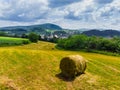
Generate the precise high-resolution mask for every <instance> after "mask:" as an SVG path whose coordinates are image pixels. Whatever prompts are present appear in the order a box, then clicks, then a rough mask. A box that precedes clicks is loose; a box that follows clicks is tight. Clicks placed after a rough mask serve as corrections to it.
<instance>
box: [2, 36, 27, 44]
mask: <svg viewBox="0 0 120 90" xmlns="http://www.w3.org/2000/svg"><path fill="white" fill-rule="evenodd" d="M28 43H29V40H28V39H22V38H12V37H0V46H14V45H22V44H28Z"/></svg>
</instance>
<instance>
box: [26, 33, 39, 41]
mask: <svg viewBox="0 0 120 90" xmlns="http://www.w3.org/2000/svg"><path fill="white" fill-rule="evenodd" d="M28 38H29V40H30V41H31V42H35V43H37V42H38V39H39V36H38V35H37V34H35V33H33V32H31V33H30V34H29V35H28Z"/></svg>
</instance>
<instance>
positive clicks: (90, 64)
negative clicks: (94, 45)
mask: <svg viewBox="0 0 120 90" xmlns="http://www.w3.org/2000/svg"><path fill="white" fill-rule="evenodd" d="M76 54H78V55H82V56H83V57H84V58H86V59H87V69H86V72H85V74H83V75H81V76H79V77H77V78H76V79H75V80H73V81H64V80H62V79H60V78H58V77H57V74H59V73H60V69H59V64H60V60H61V59H62V58H63V57H65V56H67V55H76ZM6 83H7V84H6ZM6 86H7V87H10V86H11V87H14V88H16V90H17V89H18V90H19V89H20V90H120V57H115V56H107V55H102V54H95V53H87V52H79V51H64V50H57V49H55V44H53V43H48V42H42V41H40V42H39V43H36V44H34V43H33V44H29V45H24V46H14V47H4V48H3V47H1V48H0V90H10V89H6V88H5V87H6ZM11 90H12V89H11Z"/></svg>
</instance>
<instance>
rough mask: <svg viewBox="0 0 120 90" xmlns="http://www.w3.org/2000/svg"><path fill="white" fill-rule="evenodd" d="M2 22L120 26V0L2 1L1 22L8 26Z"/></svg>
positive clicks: (73, 26) (100, 26)
mask: <svg viewBox="0 0 120 90" xmlns="http://www.w3.org/2000/svg"><path fill="white" fill-rule="evenodd" d="M2 22H6V25H28V24H39V23H56V24H60V25H62V26H63V27H65V28H84V27H85V28H87V27H88V28H89V27H90V28H92V27H93V28H113V29H120V27H119V26H120V24H119V23H120V2H119V0H0V25H1V26H5V25H3V23H2ZM103 22H104V23H103ZM11 23H12V24H11Z"/></svg>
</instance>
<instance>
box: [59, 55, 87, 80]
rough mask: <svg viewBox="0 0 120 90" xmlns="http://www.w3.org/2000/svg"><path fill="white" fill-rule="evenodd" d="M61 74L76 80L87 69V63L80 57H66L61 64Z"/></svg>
mask: <svg viewBox="0 0 120 90" xmlns="http://www.w3.org/2000/svg"><path fill="white" fill-rule="evenodd" d="M60 69H61V74H62V75H63V76H64V77H67V78H74V77H75V76H78V75H80V74H82V73H84V71H85V69H86V61H85V59H84V58H83V57H82V56H80V55H70V56H67V57H64V58H63V59H62V60H61V62H60Z"/></svg>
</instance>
